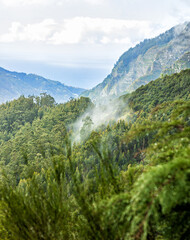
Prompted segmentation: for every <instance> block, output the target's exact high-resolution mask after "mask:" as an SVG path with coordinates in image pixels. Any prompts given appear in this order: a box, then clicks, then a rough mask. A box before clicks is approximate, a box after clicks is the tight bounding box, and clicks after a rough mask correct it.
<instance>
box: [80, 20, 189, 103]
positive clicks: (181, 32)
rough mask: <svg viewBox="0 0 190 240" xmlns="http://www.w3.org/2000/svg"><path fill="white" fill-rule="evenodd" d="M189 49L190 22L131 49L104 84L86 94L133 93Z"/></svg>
mask: <svg viewBox="0 0 190 240" xmlns="http://www.w3.org/2000/svg"><path fill="white" fill-rule="evenodd" d="M187 52H190V22H186V23H184V24H181V25H178V26H175V27H173V28H171V29H170V30H168V31H167V32H165V33H163V34H161V35H159V36H158V37H156V38H153V39H148V40H147V39H146V40H144V41H143V42H141V43H140V44H138V45H136V46H135V47H134V48H130V49H129V50H128V51H127V52H125V53H124V54H123V55H122V56H121V57H120V58H119V60H118V62H117V63H116V65H115V67H114V68H113V70H112V72H111V74H110V75H108V76H107V77H106V78H105V80H104V81H103V82H102V83H100V84H99V85H97V86H96V87H95V88H93V89H91V90H89V91H86V92H84V93H83V94H82V95H83V96H87V97H90V98H91V99H93V100H98V99H100V98H102V97H107V96H114V95H116V96H119V95H122V94H123V93H127V92H131V91H133V90H135V89H137V88H138V87H140V86H141V85H144V84H147V83H148V82H150V81H152V80H155V79H156V78H158V77H159V76H160V74H161V73H162V72H164V71H165V70H166V69H169V68H170V67H172V65H173V64H174V63H175V62H176V61H177V60H179V59H180V58H181V57H182V56H183V55H184V54H185V53H187ZM183 69H184V68H183Z"/></svg>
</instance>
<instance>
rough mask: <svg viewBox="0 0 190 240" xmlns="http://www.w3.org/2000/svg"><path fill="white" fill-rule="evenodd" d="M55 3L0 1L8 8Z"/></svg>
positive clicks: (45, 1) (30, 0) (51, 0)
mask: <svg viewBox="0 0 190 240" xmlns="http://www.w3.org/2000/svg"><path fill="white" fill-rule="evenodd" d="M51 2H53V0H0V3H2V4H4V5H5V6H7V7H18V6H19V5H24V6H26V5H36V4H37V5H46V4H49V3H51Z"/></svg>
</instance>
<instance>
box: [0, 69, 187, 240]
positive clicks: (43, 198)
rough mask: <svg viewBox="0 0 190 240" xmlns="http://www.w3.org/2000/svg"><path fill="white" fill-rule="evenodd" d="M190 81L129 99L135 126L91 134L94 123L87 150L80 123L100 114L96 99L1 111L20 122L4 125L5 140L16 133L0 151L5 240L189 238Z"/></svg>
mask: <svg viewBox="0 0 190 240" xmlns="http://www.w3.org/2000/svg"><path fill="white" fill-rule="evenodd" d="M189 80H190V71H189V70H185V71H183V72H181V73H180V74H174V75H173V76H165V77H163V78H160V79H158V80H156V81H155V82H151V83H149V84H148V85H147V86H143V87H141V88H140V89H137V90H136V91H135V92H134V93H132V94H130V95H126V96H124V97H123V98H122V99H123V100H124V102H125V104H124V105H123V106H122V108H121V109H119V112H120V114H121V117H122V114H123V113H125V110H126V109H125V108H127V109H128V108H129V107H130V109H131V111H130V114H129V115H128V116H126V118H124V117H123V119H126V120H128V121H125V120H120V121H118V122H110V124H109V125H107V126H100V127H99V128H97V129H96V130H93V131H91V130H92V129H91V128H92V125H93V124H92V121H91V119H90V117H87V118H86V119H84V122H83V128H82V130H81V134H82V135H85V138H84V139H83V140H82V141H81V142H78V143H71V142H70V139H71V136H72V135H73V123H74V122H75V121H76V119H77V118H80V117H81V116H82V114H83V113H85V111H87V110H88V109H89V108H93V104H92V103H91V101H90V100H89V99H88V98H80V99H78V100H71V101H70V102H68V103H66V104H59V105H55V104H54V102H52V98H51V97H50V96H48V98H47V101H46V102H45V103H43V104H42V102H43V101H41V104H40V102H39V101H38V100H39V99H40V98H33V97H29V98H24V97H21V98H19V99H18V100H17V101H16V100H15V101H13V102H10V103H7V104H5V105H1V106H0V116H1V118H2V119H3V117H5V118H4V121H5V119H7V118H6V116H11V117H10V119H11V121H10V122H8V121H7V125H6V126H2V125H3V124H0V129H1V131H0V133H1V136H2V135H3V134H4V135H5V136H6V131H7V132H8V133H9V137H8V138H3V137H2V138H1V148H0V164H1V173H0V238H1V239H6V240H9V239H19V240H22V239H23V240H25V239H27V240H28V239H44V240H47V239H58V240H59V239H60V240H62V239H71V240H72V239H73V240H74V239H79V240H80V239H97V240H99V239H102V240H105V239H113V240H117V239H118V240H119V239H120V240H121V239H122V240H123V239H127V240H130V239H131V240H145V239H156V240H160V239H166V240H173V239H175V240H180V239H184V240H186V239H187V240H188V239H189V238H190V227H189V226H190V217H189V216H190V212H189V209H190V207H189V206H190V161H189V156H190V100H189ZM168 92H169V94H168ZM42 97H47V96H46V95H42V96H41V99H42ZM155 100H156V101H155ZM127 104H128V105H127ZM22 108H24V109H25V111H24V112H22V113H21V115H19V114H18V115H16V114H15V113H16V111H18V110H19V111H21V109H22ZM10 109H11V110H10ZM33 113H35V114H34V115H33ZM12 114H13V116H12ZM20 116H22V117H20ZM15 122H16V123H18V124H15Z"/></svg>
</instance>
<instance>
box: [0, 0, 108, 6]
mask: <svg viewBox="0 0 190 240" xmlns="http://www.w3.org/2000/svg"><path fill="white" fill-rule="evenodd" d="M105 1H107V0H0V3H2V4H3V5H5V6H7V7H18V6H20V5H22V6H31V5H50V4H52V5H58V6H62V5H64V4H65V3H70V4H75V3H86V4H89V5H102V4H104V2H105Z"/></svg>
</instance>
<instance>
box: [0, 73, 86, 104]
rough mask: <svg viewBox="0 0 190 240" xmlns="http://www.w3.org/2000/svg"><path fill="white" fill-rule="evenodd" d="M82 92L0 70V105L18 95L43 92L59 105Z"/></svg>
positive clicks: (42, 79)
mask: <svg viewBox="0 0 190 240" xmlns="http://www.w3.org/2000/svg"><path fill="white" fill-rule="evenodd" d="M83 91H84V89H82V88H74V87H70V86H66V85H64V84H63V83H60V82H58V81H52V80H49V79H46V78H43V77H41V76H38V75H35V74H26V73H17V72H11V71H8V70H6V69H3V68H0V103H2V102H6V101H9V100H12V99H15V98H18V97H19V96H20V95H25V96H28V95H40V93H44V92H46V93H47V94H50V95H51V96H53V97H54V98H55V100H56V102H58V103H59V102H65V101H68V100H69V98H75V97H78V96H79V95H80V94H81V93H82V92H83Z"/></svg>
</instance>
